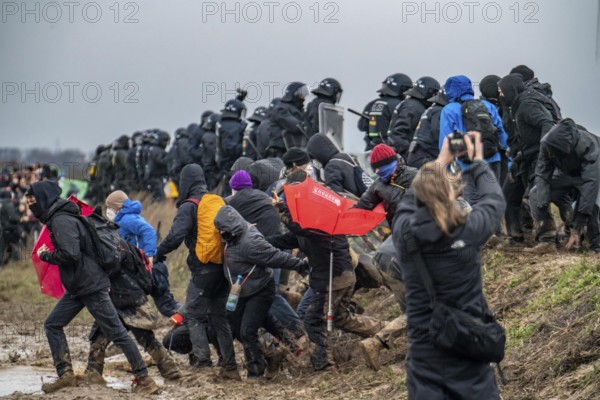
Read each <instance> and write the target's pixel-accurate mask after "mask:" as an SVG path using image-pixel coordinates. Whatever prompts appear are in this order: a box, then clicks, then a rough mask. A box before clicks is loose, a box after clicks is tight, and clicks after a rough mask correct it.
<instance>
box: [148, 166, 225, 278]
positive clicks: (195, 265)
mask: <svg viewBox="0 0 600 400" xmlns="http://www.w3.org/2000/svg"><path fill="white" fill-rule="evenodd" d="M206 192H207V188H206V181H205V180H204V172H203V171H202V167H200V166H199V165H198V164H190V165H186V166H185V167H184V168H183V170H182V171H181V177H180V179H179V198H178V199H177V214H176V215H175V219H173V224H172V225H171V229H170V230H169V234H168V235H167V237H166V238H164V240H163V241H162V242H161V243H160V245H159V246H158V248H157V249H156V255H155V258H156V259H157V260H159V261H160V259H161V258H162V257H163V256H166V255H167V254H169V253H170V252H172V251H173V250H175V249H177V248H178V247H179V245H181V243H182V242H185V245H186V246H187V248H188V250H189V254H188V257H187V264H188V267H189V268H190V271H191V272H192V276H194V275H197V274H200V275H201V274H204V273H210V272H214V271H215V270H218V269H220V268H222V266H221V265H218V264H212V263H208V264H203V263H202V262H201V261H200V260H199V259H198V257H197V256H196V240H197V237H198V220H197V213H198V206H196V204H194V203H192V202H189V201H185V200H187V199H196V200H200V199H202V196H203V195H204V194H205V193H206Z"/></svg>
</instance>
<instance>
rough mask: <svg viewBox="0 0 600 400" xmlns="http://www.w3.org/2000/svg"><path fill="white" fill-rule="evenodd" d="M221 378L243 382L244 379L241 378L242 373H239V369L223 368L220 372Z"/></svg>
mask: <svg viewBox="0 0 600 400" xmlns="http://www.w3.org/2000/svg"><path fill="white" fill-rule="evenodd" d="M219 378H221V379H230V380H232V381H241V380H242V377H241V376H240V373H239V372H238V370H237V368H235V369H225V368H223V367H221V369H220V370H219Z"/></svg>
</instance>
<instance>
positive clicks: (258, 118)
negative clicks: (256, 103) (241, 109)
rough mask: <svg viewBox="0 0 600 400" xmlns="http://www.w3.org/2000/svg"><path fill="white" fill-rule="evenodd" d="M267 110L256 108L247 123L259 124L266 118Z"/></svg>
mask: <svg viewBox="0 0 600 400" xmlns="http://www.w3.org/2000/svg"><path fill="white" fill-rule="evenodd" d="M267 116H268V115H267V108H266V107H257V108H256V109H255V110H254V112H253V113H252V115H251V116H249V117H248V121H252V122H257V123H259V124H260V123H261V122H263V121H264V120H265V119H266V118H267Z"/></svg>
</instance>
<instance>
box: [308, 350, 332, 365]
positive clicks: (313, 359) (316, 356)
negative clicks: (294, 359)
mask: <svg viewBox="0 0 600 400" xmlns="http://www.w3.org/2000/svg"><path fill="white" fill-rule="evenodd" d="M310 363H311V364H312V366H313V368H314V370H315V371H323V370H324V369H326V368H327V367H329V365H330V363H329V360H328V357H327V349H326V348H325V347H317V348H316V350H315V351H314V352H313V353H312V354H311V355H310Z"/></svg>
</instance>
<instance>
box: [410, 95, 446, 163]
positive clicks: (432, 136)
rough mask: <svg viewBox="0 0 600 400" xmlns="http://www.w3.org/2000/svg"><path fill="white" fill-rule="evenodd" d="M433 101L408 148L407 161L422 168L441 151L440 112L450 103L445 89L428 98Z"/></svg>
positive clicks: (422, 116)
mask: <svg viewBox="0 0 600 400" xmlns="http://www.w3.org/2000/svg"><path fill="white" fill-rule="evenodd" d="M427 101H428V102H430V103H431V107H429V108H428V109H427V110H425V112H424V113H423V115H421V120H420V121H419V124H418V125H417V130H416V131H415V135H414V136H413V140H412V142H411V144H410V148H409V150H408V158H407V160H406V163H407V164H408V165H409V166H410V167H414V168H421V165H423V164H425V163H426V162H429V161H433V160H435V159H436V158H437V156H438V154H439V153H440V150H439V147H438V143H439V138H440V114H441V113H442V108H444V106H445V105H446V104H448V98H447V97H446V94H445V93H444V92H443V91H441V90H440V91H439V92H438V93H436V95H435V96H433V97H430V98H429V99H427Z"/></svg>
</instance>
